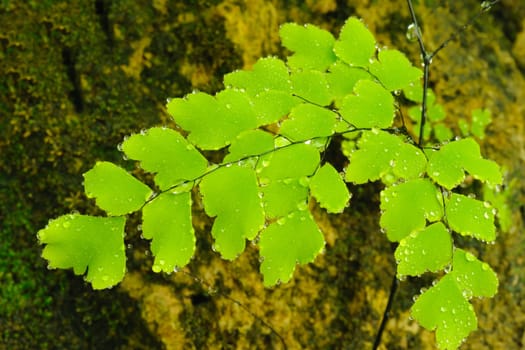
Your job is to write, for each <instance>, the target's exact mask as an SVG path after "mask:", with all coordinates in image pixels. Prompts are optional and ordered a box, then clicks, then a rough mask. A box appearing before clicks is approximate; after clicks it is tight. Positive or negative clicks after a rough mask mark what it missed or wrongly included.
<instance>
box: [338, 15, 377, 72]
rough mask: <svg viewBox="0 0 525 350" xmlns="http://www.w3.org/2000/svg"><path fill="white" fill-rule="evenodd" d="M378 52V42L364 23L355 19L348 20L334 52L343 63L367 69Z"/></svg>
mask: <svg viewBox="0 0 525 350" xmlns="http://www.w3.org/2000/svg"><path fill="white" fill-rule="evenodd" d="M375 51H376V40H375V38H374V36H373V35H372V33H370V31H369V30H368V29H367V28H366V26H365V25H364V23H363V22H362V21H360V20H359V19H357V18H355V17H350V18H349V19H347V20H346V22H345V24H344V25H343V27H342V28H341V33H340V35H339V39H338V40H337V41H336V42H335V44H334V52H335V54H336V55H337V57H339V58H340V59H341V60H342V61H344V62H346V63H348V64H349V65H351V66H360V67H367V66H368V64H369V61H370V59H371V57H372V55H373V54H374V53H375Z"/></svg>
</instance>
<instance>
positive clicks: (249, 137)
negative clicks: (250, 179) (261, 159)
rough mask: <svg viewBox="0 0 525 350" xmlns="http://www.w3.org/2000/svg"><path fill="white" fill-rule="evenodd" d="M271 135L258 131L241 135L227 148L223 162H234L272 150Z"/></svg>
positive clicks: (250, 131)
mask: <svg viewBox="0 0 525 350" xmlns="http://www.w3.org/2000/svg"><path fill="white" fill-rule="evenodd" d="M273 147H274V144H273V135H272V134H270V133H268V132H266V131H262V130H259V129H256V130H249V131H245V132H243V133H241V134H240V135H239V136H237V138H236V139H235V140H233V141H232V144H231V145H230V147H229V148H228V152H229V153H228V154H227V155H226V157H224V162H234V161H236V160H239V159H243V158H246V157H249V156H254V155H259V154H263V153H266V152H269V151H271V150H273Z"/></svg>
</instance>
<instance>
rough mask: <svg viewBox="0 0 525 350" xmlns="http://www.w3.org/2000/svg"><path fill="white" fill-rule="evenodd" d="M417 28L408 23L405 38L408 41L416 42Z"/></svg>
mask: <svg viewBox="0 0 525 350" xmlns="http://www.w3.org/2000/svg"><path fill="white" fill-rule="evenodd" d="M417 34H418V28H417V27H416V25H415V24H414V23H410V24H409V25H408V27H407V32H406V37H407V39H408V41H411V42H414V41H416V40H417Z"/></svg>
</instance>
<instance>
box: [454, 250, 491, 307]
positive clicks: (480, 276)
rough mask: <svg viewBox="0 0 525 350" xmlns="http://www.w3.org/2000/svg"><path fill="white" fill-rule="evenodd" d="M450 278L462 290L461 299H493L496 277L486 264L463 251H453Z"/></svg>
mask: <svg viewBox="0 0 525 350" xmlns="http://www.w3.org/2000/svg"><path fill="white" fill-rule="evenodd" d="M450 275H451V276H453V277H454V279H455V281H456V283H457V284H458V286H459V287H460V289H461V290H462V294H463V297H465V298H467V299H470V298H472V297H493V296H494V295H496V293H497V291H498V285H499V281H498V276H496V273H494V271H493V270H492V269H491V268H490V266H489V265H488V264H487V263H486V262H482V261H480V260H478V259H477V258H476V257H475V256H474V255H472V254H471V253H469V252H466V251H464V250H463V249H455V250H454V262H453V269H452V273H450Z"/></svg>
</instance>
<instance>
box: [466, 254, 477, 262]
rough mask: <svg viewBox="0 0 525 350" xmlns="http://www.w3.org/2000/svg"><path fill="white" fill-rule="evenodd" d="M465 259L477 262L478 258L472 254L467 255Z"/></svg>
mask: <svg viewBox="0 0 525 350" xmlns="http://www.w3.org/2000/svg"><path fill="white" fill-rule="evenodd" d="M465 258H466V259H467V261H470V262H472V261H476V257H475V256H474V255H472V254H471V253H468V252H467V253H465Z"/></svg>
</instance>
